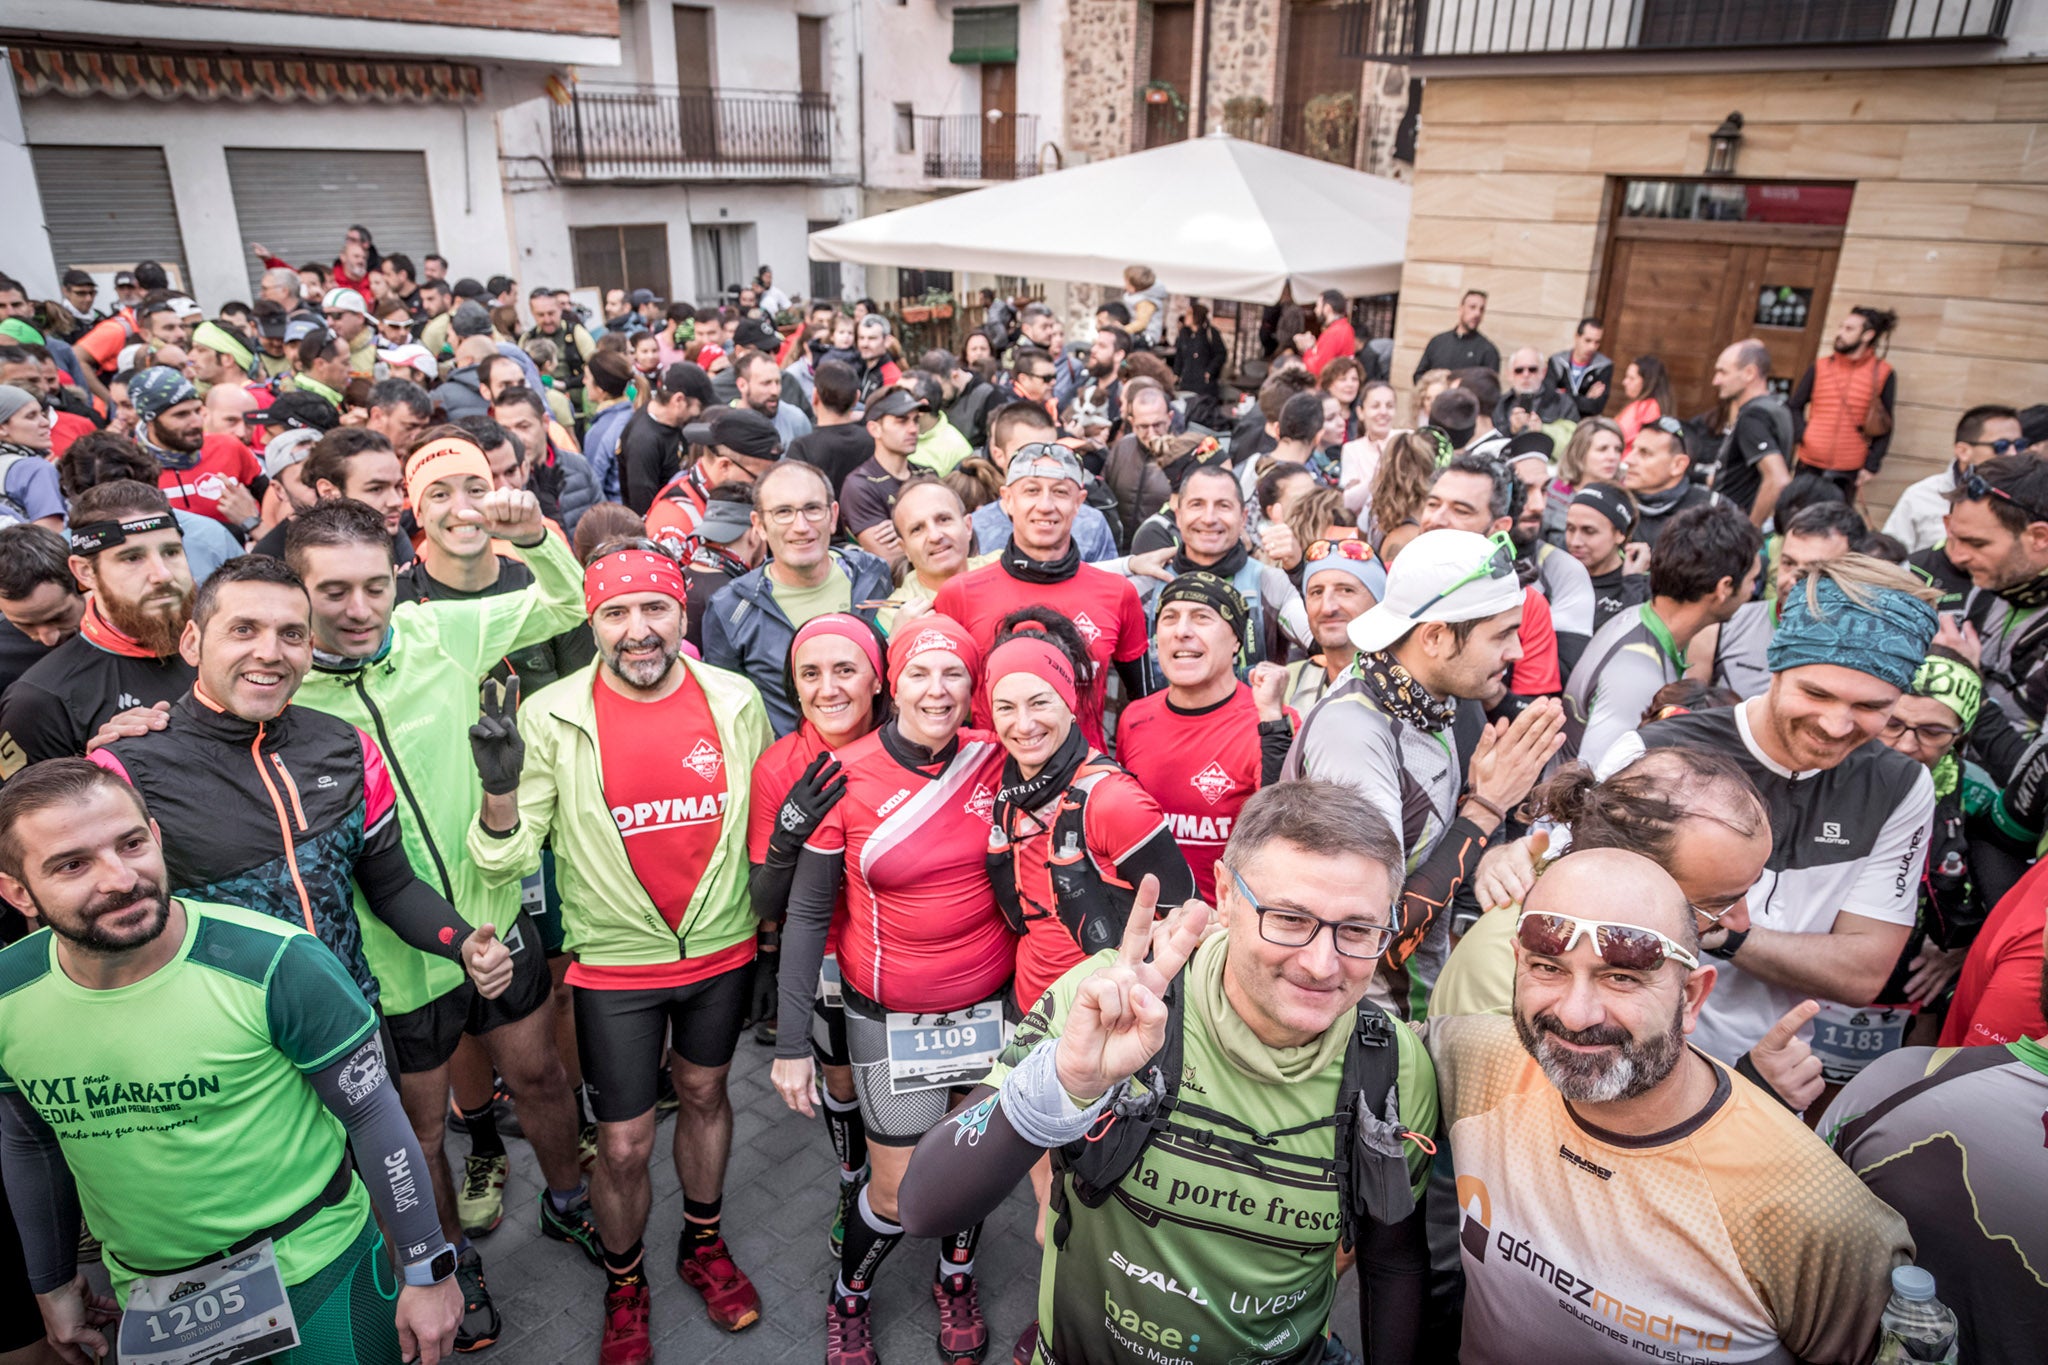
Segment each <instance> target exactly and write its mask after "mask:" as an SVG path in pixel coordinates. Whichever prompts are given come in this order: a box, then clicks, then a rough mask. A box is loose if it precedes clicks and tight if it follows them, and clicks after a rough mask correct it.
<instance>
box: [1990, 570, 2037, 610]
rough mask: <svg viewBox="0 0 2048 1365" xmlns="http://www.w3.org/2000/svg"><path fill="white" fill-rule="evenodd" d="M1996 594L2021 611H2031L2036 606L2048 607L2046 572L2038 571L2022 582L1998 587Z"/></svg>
mask: <svg viewBox="0 0 2048 1365" xmlns="http://www.w3.org/2000/svg"><path fill="white" fill-rule="evenodd" d="M1998 595H1999V596H2000V597H2003V598H2004V599H2005V600H2006V601H2007V602H2010V603H2011V604H2012V605H2013V606H2015V607H2017V608H2019V609H2020V610H2021V611H2032V610H2034V609H2035V608H2036V607H2048V573H2039V574H2036V575H2034V576H2033V577H2032V578H2029V579H2028V580H2027V581H2026V582H2024V583H2015V584H2013V585H2012V586H2011V587H2009V588H2000V589H1999V590H1998Z"/></svg>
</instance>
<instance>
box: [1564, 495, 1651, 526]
mask: <svg viewBox="0 0 2048 1365" xmlns="http://www.w3.org/2000/svg"><path fill="white" fill-rule="evenodd" d="M1571 505H1572V506H1574V507H1590V508H1592V509H1593V510H1594V511H1595V512H1598V513H1599V514H1600V515H1601V516H1603V517H1605V518H1607V520H1608V521H1610V522H1612V523H1613V524H1614V529H1615V530H1617V531H1621V532H1628V531H1632V530H1634V529H1635V524H1636V514H1635V509H1634V508H1633V507H1631V506H1630V505H1629V501H1628V498H1627V496H1626V495H1624V494H1623V493H1622V492H1621V490H1620V489H1618V488H1616V487H1614V486H1613V485H1612V484H1605V483H1592V484H1587V485H1586V486H1585V487H1584V488H1581V489H1580V490H1579V491H1578V492H1577V493H1575V494H1573V495H1572V501H1571Z"/></svg>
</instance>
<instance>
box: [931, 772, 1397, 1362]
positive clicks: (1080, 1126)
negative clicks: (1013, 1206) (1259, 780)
mask: <svg viewBox="0 0 2048 1365" xmlns="http://www.w3.org/2000/svg"><path fill="white" fill-rule="evenodd" d="M1400 868H1401V849H1400V844H1399V842H1398V840H1397V839H1396V838H1395V836H1394V834H1393V831H1391V830H1390V829H1388V828H1387V825H1386V822H1385V821H1384V820H1383V819H1382V818H1381V817H1380V815H1379V814H1378V812H1377V810H1376V809H1375V808H1374V807H1373V806H1372V805H1371V803H1369V802H1368V801H1366V799H1365V798H1364V797H1363V796H1361V795H1360V794H1359V793H1357V792H1356V791H1354V790H1353V789H1351V788H1350V787H1346V786H1343V785H1341V784H1338V783H1334V782H1323V781H1314V780H1308V781H1301V782H1290V783H1283V784H1279V785H1276V786H1272V787H1267V788H1265V789H1263V790H1261V791H1260V792H1259V793H1258V794H1257V795H1256V796H1254V797H1253V798H1252V799H1251V800H1250V801H1248V802H1247V803H1246V804H1245V807H1244V810H1243V812H1242V813H1241V814H1240V815H1239V817H1238V821H1237V827H1236V828H1235V829H1234V830H1233V831H1232V833H1231V839H1230V843H1229V844H1228V845H1227V846H1226V847H1225V849H1224V852H1223V856H1222V858H1221V860H1220V861H1219V862H1218V864H1217V877H1216V890H1217V909H1216V911H1214V912H1211V911H1210V910H1209V908H1208V907H1207V906H1204V905H1201V904H1200V903H1197V902H1190V903H1188V904H1186V905H1183V906H1181V907H1180V908H1178V909H1176V910H1174V911H1173V912H1172V913H1171V914H1169V915H1168V916H1166V918H1164V919H1163V920H1157V921H1155V919H1154V915H1155V913H1156V911H1157V902H1158V887H1157V885H1156V884H1155V883H1154V882H1153V880H1152V879H1151V878H1149V877H1148V878H1146V879H1145V882H1144V883H1143V884H1142V885H1141V887H1140V888H1139V891H1138V896H1137V902H1136V904H1135V905H1134V906H1133V908H1132V912H1131V919H1130V925H1129V927H1128V929H1127V931H1126V932H1125V935H1124V941H1123V946H1122V948H1121V949H1119V950H1118V951H1117V952H1115V953H1108V952H1104V953H1100V954H1097V955H1096V956H1095V957H1093V958H1091V959H1089V960H1088V961H1087V962H1085V963H1083V964H1082V965H1080V966H1079V967H1076V968H1075V969H1074V970H1073V971H1071V972H1069V973H1068V974H1067V975H1066V976H1064V977H1062V978H1061V979H1060V980H1059V981H1058V982H1057V983H1056V984H1055V985H1054V986H1053V988H1052V989H1051V990H1050V991H1048V992H1047V993H1046V995H1045V997H1044V998H1043V999H1042V1000H1040V1001H1039V1002H1038V1005H1037V1007H1036V1008H1035V1009H1033V1010H1032V1011H1031V1013H1030V1014H1029V1015H1028V1016H1026V1018H1025V1020H1024V1023H1023V1025H1022V1026H1021V1027H1020V1028H1019V1029H1018V1031H1017V1036H1016V1039H1015V1041H1014V1042H1013V1043H1012V1045H1011V1046H1010V1047H1009V1048H1008V1049H1007V1050H1006V1051H1005V1052H1004V1053H1003V1056H1002V1058H1001V1059H1000V1060H999V1061H998V1063H997V1065H996V1067H995V1069H994V1070H993V1071H992V1072H990V1074H989V1084H987V1085H984V1086H981V1087H978V1088H977V1089H976V1090H975V1091H974V1092H973V1094H971V1095H970V1096H969V1097H968V1101H967V1104H966V1106H965V1107H964V1108H963V1109H962V1110H960V1112H959V1113H957V1114H956V1115H954V1116H953V1118H952V1119H951V1120H950V1121H949V1122H947V1123H944V1124H941V1125H940V1126H939V1127H937V1128H934V1129H933V1130H932V1131H931V1133H930V1134H929V1135H927V1136H926V1137H925V1139H924V1140H923V1141H922V1142H921V1143H920V1144H919V1145H918V1149H917V1152H916V1155H915V1156H913V1157H912V1159H911V1166H910V1172H909V1175H908V1177H907V1178H906V1179H905V1180H904V1182H903V1193H902V1205H901V1210H902V1213H901V1216H902V1219H903V1224H904V1228H905V1230H906V1231H907V1232H909V1233H910V1235H912V1236H934V1235H941V1234H943V1233H946V1232H949V1231H951V1230H952V1229H954V1228H957V1227H965V1226H967V1225H969V1224H971V1223H972V1222H974V1221H975V1220H976V1219H978V1218H980V1217H982V1216H983V1215H984V1214H986V1213H987V1212H989V1211H990V1210H992V1209H993V1208H994V1207H995V1206H996V1204H997V1203H999V1202H1000V1201H1001V1200H1002V1198H1003V1196H1004V1195H1005V1194H1006V1193H1008V1191H1009V1190H1010V1188H1011V1187H1012V1186H1013V1185H1014V1184H1015V1183H1016V1182H1017V1180H1018V1179H1019V1178H1020V1177H1022V1176H1023V1175H1024V1173H1025V1172H1026V1171H1027V1170H1028V1169H1029V1168H1030V1167H1031V1165H1032V1164H1033V1163H1034V1162H1036V1161H1037V1160H1038V1159H1039V1156H1040V1155H1041V1153H1042V1152H1043V1151H1044V1150H1045V1149H1047V1148H1051V1149H1054V1160H1053V1166H1054V1173H1055V1183H1054V1189H1053V1197H1052V1209H1053V1214H1054V1217H1053V1220H1052V1226H1051V1228H1050V1230H1049V1233H1048V1236H1047V1238H1046V1244H1045V1265H1044V1271H1043V1274H1042V1275H1041V1278H1040V1288H1039V1309H1038V1314H1039V1325H1040V1336H1039V1340H1038V1343H1037V1346H1036V1350H1035V1354H1034V1356H1033V1359H1034V1360H1036V1361H1039V1362H1046V1363H1047V1365H1057V1363H1058V1362H1083V1361H1086V1362H1091V1363H1092V1362H1108V1361H1117V1362H1125V1361H1129V1362H1140V1361H1142V1362H1146V1363H1147V1365H1159V1363H1160V1362H1172V1361H1188V1360H1191V1359H1192V1358H1195V1357H1196V1353H1197V1351H1199V1352H1200V1356H1199V1358H1200V1359H1203V1360H1207V1359H1210V1358H1211V1357H1212V1356H1213V1357H1215V1358H1217V1359H1220V1360H1229V1359H1232V1358H1234V1357H1245V1356H1247V1354H1248V1353H1249V1355H1251V1356H1256V1357H1257V1358H1259V1359H1262V1360H1269V1361H1276V1362H1311V1361H1319V1360H1323V1359H1324V1358H1325V1356H1324V1354H1323V1352H1324V1350H1325V1343H1324V1336H1325V1333H1326V1332H1327V1331H1328V1328H1329V1318H1330V1308H1331V1304H1332V1302H1333V1300H1334V1298H1335V1294H1336V1279H1335V1276H1334V1275H1333V1274H1332V1273H1331V1268H1332V1251H1333V1249H1334V1248H1335V1247H1337V1246H1338V1245H1339V1243H1340V1241H1341V1242H1342V1243H1343V1244H1345V1245H1347V1246H1349V1245H1351V1244H1352V1242H1353V1240H1354V1237H1355V1238H1356V1239H1357V1240H1359V1241H1361V1242H1362V1243H1363V1245H1362V1246H1360V1247H1359V1263H1360V1266H1361V1267H1362V1270H1363V1273H1364V1283H1363V1290H1362V1293H1361V1294H1360V1307H1361V1318H1362V1322H1361V1324H1360V1326H1361V1335H1362V1337H1363V1339H1364V1340H1365V1343H1366V1346H1367V1348H1368V1354H1369V1355H1370V1357H1371V1358H1372V1359H1375V1360H1379V1359H1390V1360H1401V1359H1407V1358H1409V1356H1410V1355H1411V1354H1412V1351H1413V1346H1414V1341H1415V1333H1416V1330H1417V1325H1418V1323H1419V1321H1420V1318H1421V1312H1422V1300H1423V1269H1424V1267H1425V1265H1426V1263H1427V1259H1428V1257H1427V1250H1426V1247H1425V1245H1424V1236H1423V1223H1422V1214H1421V1211H1420V1206H1419V1205H1418V1204H1417V1203H1416V1198H1415V1196H1416V1194H1417V1193H1418V1192H1419V1191H1420V1190H1421V1189H1422V1187H1423V1184H1424V1182H1425V1181H1426V1180H1427V1178H1428V1173H1429V1157H1428V1155H1427V1153H1426V1151H1425V1150H1424V1148H1425V1146H1426V1141H1427V1140H1426V1139H1425V1138H1418V1137H1417V1136H1416V1135H1418V1134H1427V1133H1429V1132H1431V1131H1432V1130H1433V1129H1434V1127H1435V1125H1436V1083H1435V1078H1434V1075H1433V1073H1432V1072H1431V1070H1430V1064H1429V1060H1428V1058H1427V1056H1426V1055H1424V1052H1423V1049H1422V1047H1421V1045H1420V1044H1419V1043H1418V1042H1417V1040H1416V1039H1415V1036H1414V1035H1413V1034H1412V1033H1411V1032H1410V1031H1409V1030H1408V1029H1406V1028H1403V1027H1400V1026H1399V1025H1396V1024H1393V1023H1392V1021H1391V1020H1390V1018H1389V1017H1388V1016H1387V1015H1385V1014H1384V1013H1383V1012H1382V1011H1380V1010H1379V1008H1378V1007H1377V1006H1373V1005H1365V1006H1364V1007H1363V1009H1361V1008H1360V1007H1361V1003H1362V1002H1363V1001H1364V998H1365V990H1366V986H1367V984H1368V983H1369V982H1370V981H1371V980H1372V975H1373V972H1374V970H1375V968H1376V967H1377V965H1378V960H1379V957H1380V955H1381V954H1382V953H1384V952H1385V951H1386V948H1387V945H1388V944H1389V943H1390V942H1391V941H1392V937H1393V914H1394V910H1393V906H1394V903H1395V893H1396V891H1397V889H1398V878H1399V876H1400ZM1212 913H1213V914H1215V915H1216V917H1217V919H1218V921H1219V922H1220V926H1221V929H1220V932H1216V933H1212V934H1208V935H1206V936H1205V934H1204V930H1205V928H1206V927H1207V926H1208V924H1209V921H1210V916H1211V914H1212ZM1389 1092H1394V1093H1393V1094H1390V1093H1389ZM1396 1096H1398V1098H1396ZM1354 1099H1356V1100H1360V1101H1362V1102H1363V1105H1364V1110H1365V1112H1364V1113H1363V1114H1359V1112H1358V1110H1357V1107H1356V1106H1355V1105H1354V1104H1353V1103H1352V1101H1353V1100H1354ZM1340 1115H1342V1118H1341V1119H1340V1117H1339V1116H1340ZM1354 1115H1355V1116H1356V1117H1355V1119H1354ZM1340 1153H1342V1154H1344V1155H1345V1156H1346V1157H1348V1158H1349V1159H1348V1162H1347V1163H1346V1165H1347V1169H1346V1170H1345V1171H1344V1172H1342V1173H1341V1174H1340V1172H1339V1171H1338V1169H1337V1166H1338V1164H1339V1163H1338V1161H1337V1160H1336V1158H1337V1156H1338V1155H1339V1154H1340Z"/></svg>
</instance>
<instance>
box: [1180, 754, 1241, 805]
mask: <svg viewBox="0 0 2048 1365" xmlns="http://www.w3.org/2000/svg"><path fill="white" fill-rule="evenodd" d="M1188 782H1189V784H1190V785H1191V786H1193V787H1194V789H1195V790H1196V791H1198V792H1200V793H1201V794H1202V799H1203V800H1204V801H1207V802H1208V803H1209V804H1210V805H1212V806H1213V805H1215V804H1216V803H1217V802H1218V801H1221V800H1222V799H1223V798H1224V797H1226V796H1228V795H1229V794H1230V793H1232V792H1234V791H1236V790H1237V780H1236V779H1235V778H1233V777H1232V776H1231V775H1230V774H1229V773H1227V772H1225V771H1223V765H1222V764H1221V763H1218V762H1217V761H1216V760H1215V759H1213V758H1212V759H1210V760H1209V766H1208V767H1206V768H1204V769H1202V771H1200V772H1198V773H1196V774H1195V775H1194V776H1193V777H1191V778H1189V779H1188Z"/></svg>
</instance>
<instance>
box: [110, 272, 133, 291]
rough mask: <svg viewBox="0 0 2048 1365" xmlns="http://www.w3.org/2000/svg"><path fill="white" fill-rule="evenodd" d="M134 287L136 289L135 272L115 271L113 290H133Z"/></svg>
mask: <svg viewBox="0 0 2048 1365" xmlns="http://www.w3.org/2000/svg"><path fill="white" fill-rule="evenodd" d="M135 287H136V286H135V272H134V271H132V270H116V271H115V272H114V288H116V289H133V288H135Z"/></svg>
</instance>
